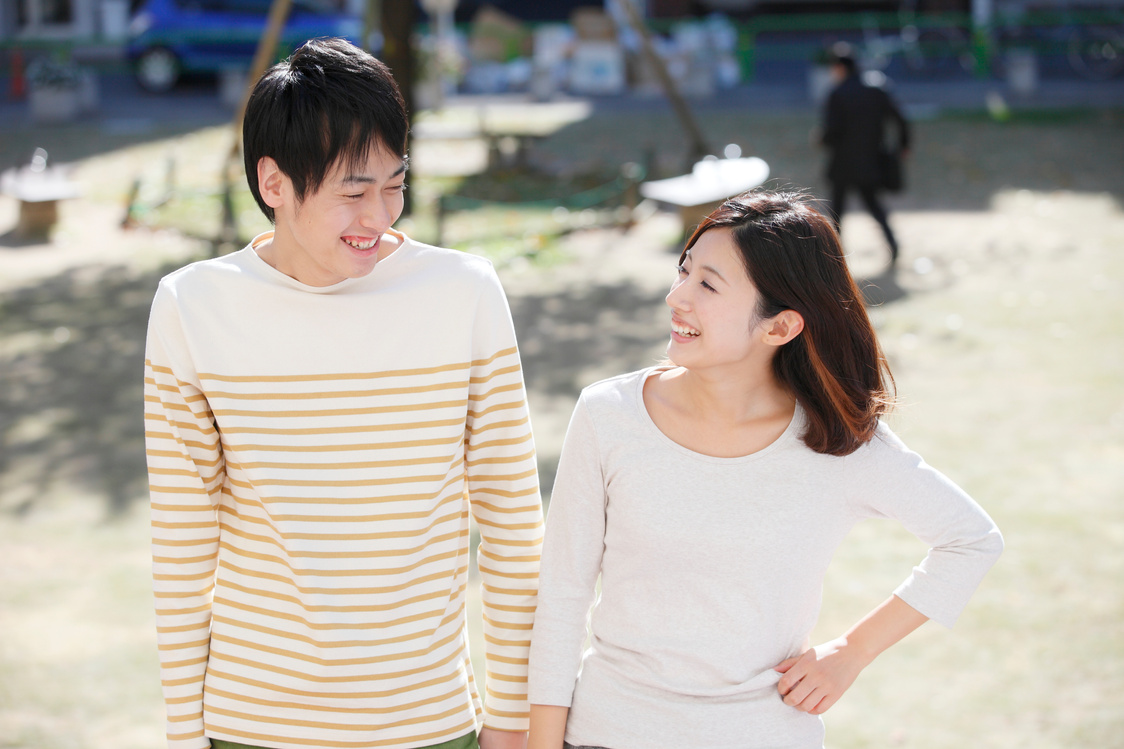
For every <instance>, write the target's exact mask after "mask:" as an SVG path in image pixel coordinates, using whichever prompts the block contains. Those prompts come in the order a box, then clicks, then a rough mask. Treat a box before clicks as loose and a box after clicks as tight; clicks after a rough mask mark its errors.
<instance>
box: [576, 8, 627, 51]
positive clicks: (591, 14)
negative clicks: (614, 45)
mask: <svg viewBox="0 0 1124 749" xmlns="http://www.w3.org/2000/svg"><path fill="white" fill-rule="evenodd" d="M570 25H571V26H573V27H574V34H576V35H577V37H578V41H582V42H614V41H616V39H617V27H616V25H615V24H614V23H613V19H612V17H611V16H610V15H609V14H608V13H606V12H605V11H603V10H601V9H600V8H594V7H591V6H581V7H578V8H575V9H574V11H573V13H571V14H570Z"/></svg>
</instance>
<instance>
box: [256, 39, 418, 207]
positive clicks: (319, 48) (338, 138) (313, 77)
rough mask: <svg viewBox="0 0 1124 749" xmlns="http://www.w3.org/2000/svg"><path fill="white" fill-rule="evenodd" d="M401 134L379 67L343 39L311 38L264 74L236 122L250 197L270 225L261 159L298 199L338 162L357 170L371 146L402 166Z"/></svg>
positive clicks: (402, 122) (394, 98) (400, 114)
mask: <svg viewBox="0 0 1124 749" xmlns="http://www.w3.org/2000/svg"><path fill="white" fill-rule="evenodd" d="M408 129H409V119H408V117H407V114H406V104H405V101H403V99H402V93H401V91H399V90H398V84H397V83H395V81H394V78H393V77H392V76H391V74H390V69H389V68H387V66H386V65H385V64H383V63H382V62H380V61H379V60H377V59H375V58H374V57H373V56H372V55H370V54H368V53H367V52H364V51H363V50H361V49H359V48H358V47H356V46H354V45H353V44H351V43H350V42H348V41H347V40H345V39H334V38H324V39H312V40H311V41H309V42H307V43H306V44H304V45H303V46H302V47H301V48H300V49H298V50H297V51H296V52H294V53H293V54H292V55H291V56H290V57H289V59H287V60H285V61H284V62H280V63H277V64H276V65H274V66H273V67H272V68H270V69H269V70H267V71H266V73H265V75H263V76H262V78H261V80H260V81H258V84H257V85H256V86H255V87H254V91H253V93H252V94H250V100H249V102H248V103H247V105H246V117H245V119H244V120H243V122H242V150H243V153H244V155H245V161H246V179H247V181H248V182H249V183H250V192H251V193H253V196H254V200H256V201H257V202H258V206H259V207H260V208H261V209H262V212H264V213H265V215H266V217H267V218H269V220H270V221H271V222H272V221H273V220H274V216H273V209H272V208H270V207H269V206H268V205H266V204H265V202H264V201H263V200H262V198H261V189H260V186H259V185H258V161H260V160H261V158H262V157H263V156H269V157H270V158H272V159H274V160H275V161H276V162H277V166H278V167H279V168H280V169H281V171H282V172H284V174H285V175H286V176H288V178H289V179H290V180H292V183H293V190H294V191H295V193H296V198H297V200H304V198H305V196H306V195H308V194H310V193H314V192H316V191H317V190H318V189H320V186H321V185H322V184H323V183H324V180H325V178H326V177H327V176H328V173H329V172H330V171H331V170H332V168H333V167H335V166H336V164H337V163H340V164H343V165H344V166H345V167H356V166H358V165H360V164H363V163H365V162H366V159H367V156H368V154H369V152H370V149H371V148H372V147H376V148H385V149H387V150H388V151H390V152H391V153H393V154H394V155H395V156H398V157H401V158H402V159H403V160H405V159H406V133H407V131H408Z"/></svg>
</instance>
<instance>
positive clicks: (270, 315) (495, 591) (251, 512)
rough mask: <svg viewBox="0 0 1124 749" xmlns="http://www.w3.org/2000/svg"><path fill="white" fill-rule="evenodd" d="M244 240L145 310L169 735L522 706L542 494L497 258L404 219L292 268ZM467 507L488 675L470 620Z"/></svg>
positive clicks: (414, 740)
mask: <svg viewBox="0 0 1124 749" xmlns="http://www.w3.org/2000/svg"><path fill="white" fill-rule="evenodd" d="M266 236H268V235H263V237H259V238H258V239H256V240H255V243H260V242H261V241H262V240H263V239H264V237H266ZM253 245H254V243H251V246H249V247H247V248H245V249H243V250H241V251H239V252H236V253H233V254H231V255H228V256H226V257H223V258H219V259H216V260H209V261H205V262H201V263H195V264H193V265H190V266H188V267H186V268H184V269H181V270H179V271H177V272H175V273H173V274H171V275H169V276H168V277H167V278H165V279H164V280H163V281H162V283H161V284H160V288H159V291H158V292H157V294H156V298H155V300H154V302H153V307H152V314H151V318H150V323H149V333H148V342H147V359H146V377H145V401H146V413H145V418H146V433H147V453H148V464H149V477H150V484H151V496H152V535H153V541H152V549H153V571H154V581H155V582H154V587H155V597H156V609H157V627H158V639H159V647H160V659H161V671H162V680H163V687H164V694H165V702H166V707H167V714H168V739H169V745H170V746H171V747H173V749H196V748H201V747H207V746H208V745H209V742H208V738H209V737H214V738H221V739H226V740H230V741H235V742H239V743H244V744H252V745H261V746H269V747H291V748H292V749H297V748H300V749H308V747H347V748H351V749H366V748H367V747H416V746H426V745H430V744H435V743H439V742H441V741H445V740H449V739H452V738H456V737H457V736H461V735H463V734H465V733H467V732H469V731H471V730H473V729H475V728H476V727H477V724H478V723H479V722H482V723H483V724H484V725H487V726H491V727H493V728H497V729H501V730H525V729H526V724H527V705H526V670H527V649H528V646H529V642H528V640H529V637H530V630H531V624H532V621H533V617H534V610H535V596H536V590H537V578H538V563H539V550H540V544H541V539H542V511H541V506H540V500H539V490H538V480H537V476H536V470H535V451H534V444H533V442H532V438H531V430H530V424H529V419H528V413H527V406H526V397H525V393H524V387H523V378H522V372H521V369H520V362H519V356H518V352H517V350H516V344H515V335H514V331H513V328H512V323H511V316H510V312H509V310H508V307H507V302H506V299H505V297H504V295H503V291H502V289H501V287H500V284H499V281H498V279H497V277H496V275H495V272H494V270H493V269H492V267H491V265H490V264H489V263H488V262H487V261H486V260H483V259H481V258H477V257H473V256H471V255H465V254H462V253H458V252H453V251H450V250H443V249H438V248H435V247H429V246H426V245H422V244H419V243H416V242H413V241H411V240H409V239H408V238H406V237H402V244H401V246H400V248H399V249H398V250H397V251H395V252H394V253H393V254H392V255H390V256H389V257H387V258H386V259H385V260H383V261H382V262H380V263H379V264H378V265H377V266H376V267H375V269H374V271H373V272H372V273H371V274H369V275H368V276H365V277H363V278H359V279H349V280H346V281H344V282H342V283H339V284H336V285H334V286H329V287H322V288H321V287H311V286H306V285H304V284H301V283H300V282H298V281H296V280H294V279H292V278H290V277H288V276H286V275H284V274H283V273H280V272H279V271H277V270H276V269H274V268H272V267H271V266H269V265H268V264H266V263H265V262H264V261H263V260H261V258H259V257H258V256H257V254H256V253H255V251H254V249H253ZM470 514H471V516H472V517H473V518H475V520H476V523H477V525H478V526H479V528H480V536H481V543H480V549H479V555H478V558H479V561H478V566H479V570H480V573H481V578H482V586H483V604H484V636H485V640H486V663H487V690H486V698H485V699H484V700H481V699H480V697H479V693H478V689H477V685H476V682H475V680H474V678H473V674H472V669H471V665H470V662H469V657H468V646H467V641H466V634H465V632H466V630H465V591H466V586H467V581H468V559H469V517H470Z"/></svg>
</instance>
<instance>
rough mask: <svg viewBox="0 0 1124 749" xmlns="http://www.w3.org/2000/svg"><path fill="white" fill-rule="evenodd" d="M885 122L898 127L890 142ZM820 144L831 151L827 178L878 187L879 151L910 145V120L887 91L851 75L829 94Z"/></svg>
mask: <svg viewBox="0 0 1124 749" xmlns="http://www.w3.org/2000/svg"><path fill="white" fill-rule="evenodd" d="M888 123H893V125H894V126H895V128H896V130H897V132H896V138H895V139H894V140H893V141H890V142H889V143H887V132H888V131H887V125H888ZM823 144H824V145H825V146H827V148H828V150H829V151H830V154H831V155H830V157H829V159H828V162H827V178H828V179H829V180H831V181H832V182H833V183H841V184H848V185H860V186H864V187H865V186H870V187H878V186H879V183H880V179H879V170H878V154H879V152H881V151H883V150H886V149H887V148H889V150H897V149H905V148H909V123H908V122H906V120H905V117H903V116H902V113H901V112H900V111H899V110H898V107H897V105H896V104H894V100H893V99H891V98H890V95H889V94H887V93H886V92H885V91H883V90H882V89H880V88H876V87H874V86H868V85H866V84H865V83H863V82H862V80H860V78H859V76H858V75H851V76H848V77H847V78H846V79H844V81H843V82H842V83H840V84H839V85H838V86H836V87H835V89H834V90H833V91H832V92H831V95H830V96H828V99H827V105H826V107H825V109H824V123H823Z"/></svg>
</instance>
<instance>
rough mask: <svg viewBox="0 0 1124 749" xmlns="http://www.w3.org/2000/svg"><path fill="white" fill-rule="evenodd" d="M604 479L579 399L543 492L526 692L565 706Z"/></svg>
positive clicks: (582, 634) (589, 590) (585, 611)
mask: <svg viewBox="0 0 1124 749" xmlns="http://www.w3.org/2000/svg"><path fill="white" fill-rule="evenodd" d="M605 500H606V494H605V480H604V475H603V472H602V468H601V456H600V450H599V447H598V443H597V434H596V432H595V430H594V425H593V420H592V419H591V417H590V413H589V410H588V407H587V405H586V403H585V400H584V398H583V399H580V400H579V401H578V404H577V406H576V407H575V408H574V413H573V416H572V417H571V419H570V426H569V428H568V429H567V431H566V439H565V442H564V443H563V446H562V455H561V457H560V458H559V462H558V474H557V476H556V477H555V480H554V491H553V492H552V494H551V497H550V510H549V522H548V523H547V531H546V540H545V542H544V544H543V563H542V573H541V576H540V586H541V592H540V594H539V610H538V613H537V614H536V615H535V630H534V634H533V635H532V637H531V675H530V679H531V686H530V699H531V703H532V704H535V705H560V706H563V707H569V705H570V703H571V701H572V699H573V693H574V685H575V683H576V681H577V676H578V671H579V669H580V668H581V660H582V650H583V648H584V645H585V639H586V622H587V620H588V617H589V610H590V606H591V605H592V604H593V599H594V595H595V590H596V585H597V576H598V575H599V574H600V573H601V558H602V556H603V552H604V547H605Z"/></svg>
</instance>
